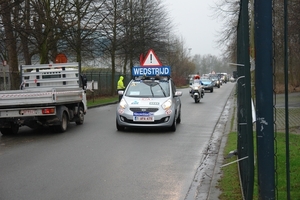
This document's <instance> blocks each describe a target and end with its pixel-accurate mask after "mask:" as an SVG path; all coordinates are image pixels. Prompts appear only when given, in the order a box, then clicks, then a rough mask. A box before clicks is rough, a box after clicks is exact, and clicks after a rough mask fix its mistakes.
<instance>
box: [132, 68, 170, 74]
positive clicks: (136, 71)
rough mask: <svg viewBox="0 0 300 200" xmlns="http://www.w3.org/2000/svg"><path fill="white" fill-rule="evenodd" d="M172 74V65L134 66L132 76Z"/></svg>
mask: <svg viewBox="0 0 300 200" xmlns="http://www.w3.org/2000/svg"><path fill="white" fill-rule="evenodd" d="M157 75H159V76H170V75H171V68H170V66H161V67H133V68H132V76H157Z"/></svg>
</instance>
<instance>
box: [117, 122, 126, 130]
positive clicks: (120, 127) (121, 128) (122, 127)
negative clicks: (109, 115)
mask: <svg viewBox="0 0 300 200" xmlns="http://www.w3.org/2000/svg"><path fill="white" fill-rule="evenodd" d="M116 127H117V130H118V131H124V130H125V126H120V125H119V124H118V122H117V121H116Z"/></svg>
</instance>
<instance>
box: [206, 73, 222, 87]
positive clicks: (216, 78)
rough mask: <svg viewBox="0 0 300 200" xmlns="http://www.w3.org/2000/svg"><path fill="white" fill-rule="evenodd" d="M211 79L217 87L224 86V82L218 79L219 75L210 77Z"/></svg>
mask: <svg viewBox="0 0 300 200" xmlns="http://www.w3.org/2000/svg"><path fill="white" fill-rule="evenodd" d="M209 79H210V80H212V81H213V82H214V83H215V85H214V86H215V87H217V88H220V87H221V85H222V82H221V81H220V78H219V77H218V75H217V74H211V75H210V76H209Z"/></svg>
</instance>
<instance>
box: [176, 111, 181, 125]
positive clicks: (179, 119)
mask: <svg viewBox="0 0 300 200" xmlns="http://www.w3.org/2000/svg"><path fill="white" fill-rule="evenodd" d="M180 122H181V110H179V114H178V117H177V119H176V123H177V124H180Z"/></svg>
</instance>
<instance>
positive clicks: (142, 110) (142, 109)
mask: <svg viewBox="0 0 300 200" xmlns="http://www.w3.org/2000/svg"><path fill="white" fill-rule="evenodd" d="M130 110H131V111H132V112H156V111H158V108H130Z"/></svg>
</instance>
